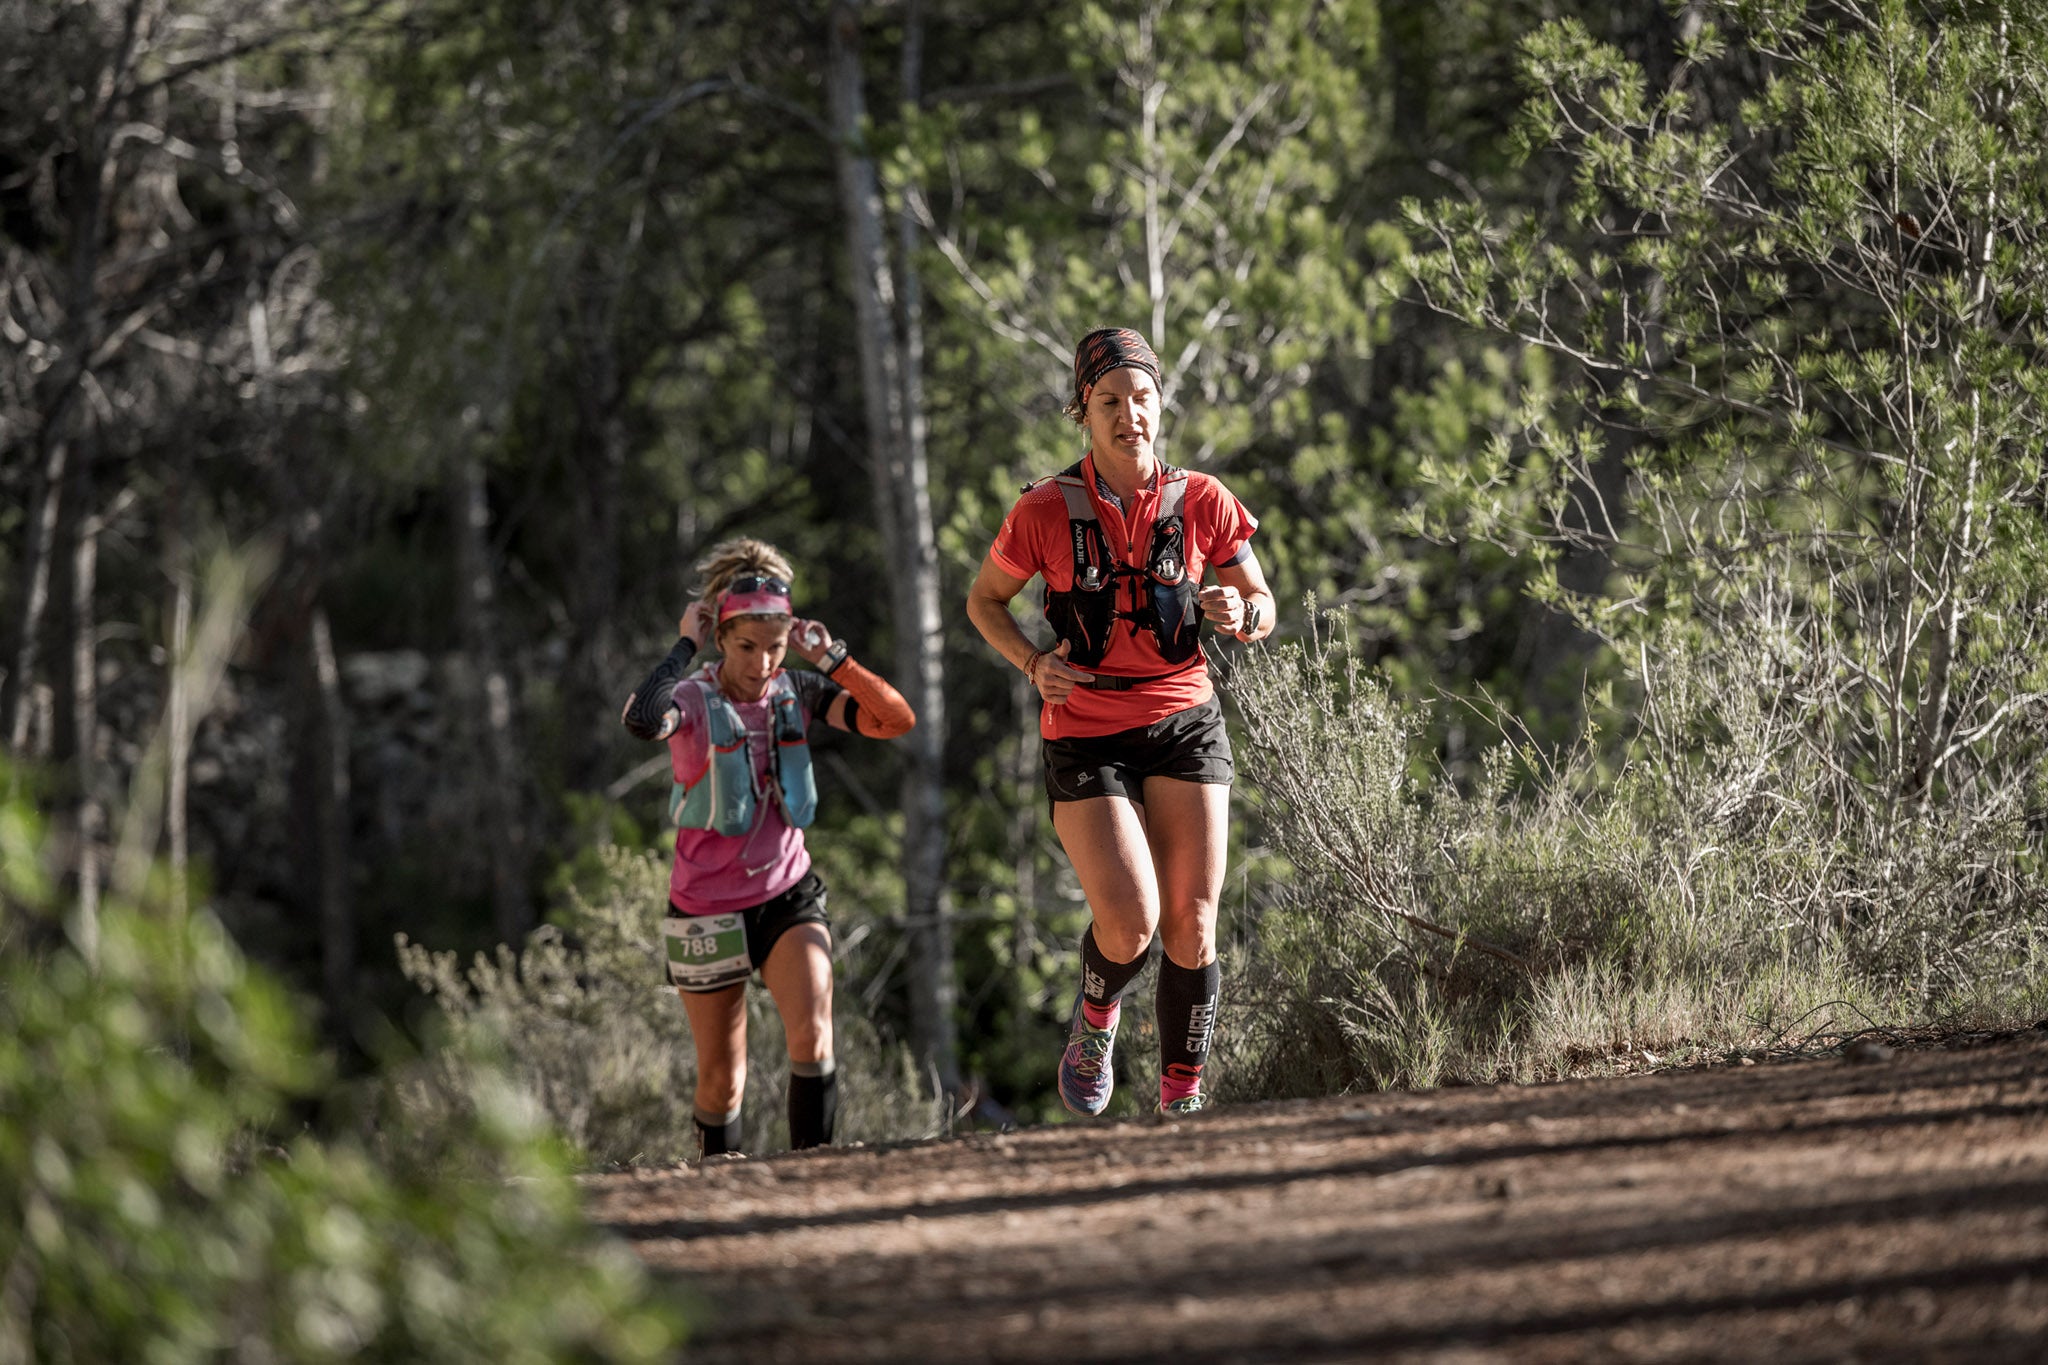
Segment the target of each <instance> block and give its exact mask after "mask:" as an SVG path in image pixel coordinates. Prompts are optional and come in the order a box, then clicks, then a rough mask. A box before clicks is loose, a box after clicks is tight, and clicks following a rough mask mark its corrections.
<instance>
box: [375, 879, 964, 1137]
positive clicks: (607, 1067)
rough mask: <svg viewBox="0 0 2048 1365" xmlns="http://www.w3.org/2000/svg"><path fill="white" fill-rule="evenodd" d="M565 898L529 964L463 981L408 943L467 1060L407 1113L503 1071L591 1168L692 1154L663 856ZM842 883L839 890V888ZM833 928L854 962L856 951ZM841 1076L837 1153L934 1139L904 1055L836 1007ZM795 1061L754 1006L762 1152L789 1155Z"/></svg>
mask: <svg viewBox="0 0 2048 1365" xmlns="http://www.w3.org/2000/svg"><path fill="white" fill-rule="evenodd" d="M595 863H596V867H595V870H594V871H591V870H588V869H586V873H585V875H584V876H582V877H581V878H579V879H578V883H577V884H576V885H572V886H570V887H569V888H568V889H566V890H565V892H564V893H563V900H562V903H561V907H560V910H559V912H558V913H557V914H556V916H555V917H554V918H555V920H556V923H554V924H550V925H545V926H543V927H542V928H540V929H538V930H536V931H535V932H534V933H533V934H532V935H531V936H530V937H529V938H528V939H527V941H526V943H525V945H524V946H523V947H522V948H520V949H519V950H518V951H517V952H515V951H513V950H512V949H511V948H509V947H503V946H501V947H500V948H499V949H498V950H497V952H496V953H495V954H494V955H490V956H486V955H484V954H481V953H479V954H477V955H476V956H475V958H474V959H473V960H472V961H471V963H470V965H469V966H468V967H467V968H466V969H465V968H464V967H463V966H462V965H461V963H460V961H459V959H458V957H457V955H456V954H455V953H452V952H433V951H430V950H428V949H426V948H423V947H420V946H419V945H417V944H414V943H410V942H408V941H407V940H406V939H405V938H404V937H403V936H402V935H401V936H400V939H399V959H400V964H401V965H402V967H403V968H404V970H405V973H406V976H407V977H408V978H410V979H411V980H412V981H413V982H414V984H416V985H417V986H419V987H420V988H421V989H422V990H424V991H426V992H427V993H428V994H429V995H431V996H432V997H433V998H434V1000H435V1001H436V1002H437V1003H438V1004H439V1006H440V1008H441V1011H442V1015H443V1018H444V1020H445V1024H446V1027H447V1029H448V1031H449V1033H450V1035H451V1037H452V1039H453V1040H454V1041H455V1042H456V1043H458V1044H459V1045H460V1046H457V1047H455V1048H454V1049H452V1050H446V1051H444V1052H443V1053H442V1054H441V1057H440V1061H439V1063H438V1064H437V1066H436V1067H435V1069H434V1071H433V1074H432V1076H431V1079H423V1080H422V1081H421V1082H420V1083H418V1084H416V1085H414V1086H413V1088H412V1090H411V1092H410V1096H409V1101H408V1102H409V1104H410V1105H411V1107H413V1108H415V1109H420V1110H423V1111H432V1110H433V1109H435V1108H438V1107H439V1106H440V1105H441V1104H443V1103H445V1102H446V1098H447V1097H448V1096H460V1095H462V1094H464V1093H465V1092H467V1090H468V1089H469V1088H470V1086H471V1085H472V1083H473V1082H472V1079H471V1077H470V1074H469V1067H470V1063H469V1061H468V1060H467V1058H468V1057H470V1056H472V1055H475V1054H477V1053H479V1052H481V1053H484V1054H487V1055H499V1056H502V1057H503V1058H504V1059H505V1062H506V1064H507V1065H508V1067H509V1070H510V1072H511V1074H512V1075H513V1076H515V1077H516V1078H517V1079H518V1081H519V1083H520V1084H521V1085H522V1086H523V1087H524V1088H525V1089H526V1091H527V1092H528V1093H530V1094H531V1095H532V1096H533V1097H534V1099H535V1100H536V1101H537V1102H538V1104H539V1105H540V1107H541V1109H542V1110H543V1111H544V1112H545V1113H546V1114H547V1116H548V1118H549V1119H550V1121H551V1122H552V1123H553V1124H554V1125H555V1127H556V1128H557V1129H558V1130H559V1131H560V1132H561V1133H562V1135H563V1136H564V1137H565V1138H567V1140H568V1141H569V1142H570V1143H571V1144H573V1145H574V1147H575V1148H576V1150H577V1151H578V1153H579V1154H580V1155H581V1157H582V1158H583V1159H584V1160H586V1161H590V1162H597V1163H617V1162H654V1161H670V1160H677V1159H681V1158H683V1157H686V1156H691V1155H694V1154H695V1150H696V1139H695V1129H694V1128H693V1127H692V1126H691V1122H690V1116H691V1111H692V1107H693V1106H692V1093H693V1090H694V1087H695V1084H696V1068H695V1060H694V1055H693V1053H692V1050H691V1044H690V1032H689V1025H688V1022H687V1020H686V1019H685V1017H684V1014H683V1007H682V1002H681V1001H680V1000H678V999H677V998H676V994H675V992H674V991H673V990H671V989H669V988H668V987H667V986H665V985H663V984H662V967H661V963H662V944H661V912H660V907H661V906H662V905H664V904H665V903H666V901H667V896H668V869H667V866H666V864H665V862H664V860H663V859H662V858H661V856H660V855H658V854H656V853H653V852H650V851H633V850H628V849H623V848H619V847H616V846H611V845H607V846H604V847H602V848H601V849H599V850H598V851H597V854H596V858H595ZM835 885H836V884H835ZM838 899H839V898H838V897H837V895H836V894H835V922H836V923H837V924H838V932H839V934H840V935H841V938H840V939H839V944H840V949H841V952H842V955H843V954H844V953H845V951H846V947H847V945H848V944H849V943H854V944H857V942H858V940H857V938H856V937H855V936H853V935H847V934H846V933H845V929H846V925H845V923H844V920H843V917H838V916H837V913H836V912H837V909H838ZM835 1004H836V1005H837V1006H838V1008H837V1009H836V1011H835V1014H836V1017H835V1019H834V1021H833V1028H834V1033H835V1040H836V1051H837V1054H838V1060H839V1066H840V1076H841V1079H840V1113H839V1129H838V1140H839V1141H842V1142H848V1141H876V1140H881V1139H886V1138H899V1137H910V1136H922V1135H928V1134H930V1133H933V1132H935V1131H938V1129H939V1127H940V1126H941V1121H942V1117H943V1116H942V1113H941V1112H940V1110H939V1109H938V1108H937V1107H935V1106H934V1105H933V1104H932V1103H931V1102H929V1101H927V1100H925V1099H923V1098H922V1092H923V1087H922V1086H921V1084H920V1082H919V1078H918V1077H917V1076H916V1074H915V1071H914V1069H913V1068H912V1067H911V1064H910V1062H909V1058H908V1054H907V1052H905V1051H903V1050H901V1049H895V1048H891V1047H889V1046H887V1045H885V1043H884V1042H883V1041H882V1039H881V1038H880V1036H879V1035H878V1033H877V1031H876V1030H875V1029H874V1028H873V1027H872V1026H871V1025H870V1024H869V1023H868V1022H867V1020H866V1018H865V1017H864V1015H862V1014H861V1013H860V1012H858V1011H857V1010H854V1009H849V1008H847V1007H846V1002H845V991H844V989H843V988H842V990H841V991H840V992H839V993H837V994H836V995H835ZM788 1072H789V1061H788V1054H787V1051H786V1050H785V1047H784V1043H783V1037H782V1024H781V1020H780V1018H779V1017H778V1016H777V1014H776V1012H775V1006H774V1003H773V1002H772V1001H771V1000H770V999H769V998H768V995H767V993H766V992H765V991H762V990H759V989H753V988H750V990H749V992H748V1004H747V1096H746V1111H747V1118H746V1131H747V1137H748V1147H749V1149H750V1150H753V1151H761V1150H763V1149H764V1148H765V1149H767V1150H773V1149H775V1148H777V1147H779V1146H783V1145H786V1144H787V1142H788V1132H787V1118H786V1115H785V1112H784V1109H785V1105H784V1096H785V1095H786V1093H787V1083H788Z"/></svg>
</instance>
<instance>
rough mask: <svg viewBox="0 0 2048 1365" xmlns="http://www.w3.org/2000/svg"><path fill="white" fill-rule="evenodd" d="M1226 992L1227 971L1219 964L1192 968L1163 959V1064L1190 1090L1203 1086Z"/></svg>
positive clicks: (1169, 1074)
mask: <svg viewBox="0 0 2048 1365" xmlns="http://www.w3.org/2000/svg"><path fill="white" fill-rule="evenodd" d="M1222 992H1223V971H1222V968H1220V967H1219V966H1218V965H1217V964H1216V963H1214V962H1211V963H1210V964H1209V965H1208V966H1206V967H1192V968H1190V967H1183V966H1180V965H1179V964H1177V963H1176V962H1174V960H1173V959H1172V958H1170V957H1161V958H1160V959H1159V993H1158V997H1157V999H1158V1004H1159V1062H1160V1070H1161V1071H1163V1072H1164V1073H1165V1074H1166V1076H1167V1078H1168V1079H1169V1080H1174V1081H1177V1082H1179V1083H1180V1084H1182V1085H1184V1086H1186V1087H1188V1088H1190V1089H1191V1088H1193V1087H1194V1086H1196V1085H1199V1084H1200V1083H1201V1079H1202V1066H1203V1064H1204V1063H1205V1062H1207V1061H1208V1060H1209V1042H1210V1040H1211V1038H1213V1037H1214V1035H1215V1031H1216V999H1217V997H1218V996H1219V995H1221V994H1222Z"/></svg>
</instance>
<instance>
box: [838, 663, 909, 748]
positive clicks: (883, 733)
mask: <svg viewBox="0 0 2048 1365" xmlns="http://www.w3.org/2000/svg"><path fill="white" fill-rule="evenodd" d="M832 681H833V682H836V683H838V684H839V685H840V686H841V687H843V688H845V689H846V691H847V694H848V695H849V696H851V697H852V698H853V700H855V701H857V702H859V703H860V714H859V715H858V716H857V717H855V720H854V724H855V725H856V726H858V727H859V730H860V733H862V734H864V735H866V736H867V737H868V738H870V739H894V738H896V736H898V735H900V734H904V733H906V732H908V731H909V729H910V727H911V726H913V725H915V724H917V714H916V713H915V712H914V711H912V710H911V709H910V703H909V702H907V701H905V700H903V694H902V693H901V692H898V691H897V690H896V689H895V688H893V687H891V686H890V685H889V684H888V683H887V682H885V681H883V680H882V679H881V678H878V677H876V676H875V675H874V674H873V673H870V672H868V670H867V668H866V667H865V666H863V665H862V664H861V662H860V661H859V660H858V659H848V660H847V661H846V662H845V663H843V664H841V665H839V667H837V668H835V669H833V670H832Z"/></svg>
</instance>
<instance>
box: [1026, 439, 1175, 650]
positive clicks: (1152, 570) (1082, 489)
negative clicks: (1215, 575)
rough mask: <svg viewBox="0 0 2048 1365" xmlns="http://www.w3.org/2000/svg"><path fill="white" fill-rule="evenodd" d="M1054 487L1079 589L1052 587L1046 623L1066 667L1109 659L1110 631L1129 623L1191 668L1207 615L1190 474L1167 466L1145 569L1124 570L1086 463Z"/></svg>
mask: <svg viewBox="0 0 2048 1365" xmlns="http://www.w3.org/2000/svg"><path fill="white" fill-rule="evenodd" d="M1052 482H1053V483H1055V484H1057V485H1059V490H1060V496H1062V497H1064V498H1065V499H1066V500H1067V530H1068V533H1069V539H1070V540H1071V542H1072V544H1073V550H1074V586H1073V587H1072V588H1071V589H1069V590H1068V591H1066V592H1055V591H1053V589H1052V587H1051V585H1050V584H1048V585H1047V587H1046V590H1045V619H1046V620H1047V621H1048V622H1050V623H1051V625H1052V629H1053V634H1055V635H1056V636H1058V637H1059V638H1060V639H1061V640H1064V641H1065V642H1066V643H1067V645H1068V646H1069V649H1068V651H1067V661H1068V662H1069V663H1072V664H1076V665H1079V666H1080V667H1082V668H1092V667H1094V666H1095V665H1096V664H1099V663H1101V662H1102V659H1103V656H1104V655H1106V654H1107V653H1108V652H1109V644H1110V632H1111V630H1112V629H1114V627H1115V625H1116V623H1117V622H1118V621H1129V622H1131V623H1132V625H1133V626H1134V627H1136V626H1143V627H1145V628H1146V629H1147V630H1150V631H1151V632H1152V638H1153V639H1154V640H1156V641H1158V642H1159V653H1160V655H1161V657H1163V658H1164V659H1165V660H1166V662H1168V663H1170V664H1186V663H1190V662H1192V661H1193V660H1194V658H1195V657H1196V656H1197V654H1198V653H1199V652H1200V650H1201V642H1200V640H1199V639H1198V633H1199V631H1200V629H1201V625H1202V611H1201V605H1200V601H1199V595H1198V591H1197V588H1196V585H1195V584H1194V583H1193V582H1192V581H1190V580H1189V578H1188V560H1187V519H1186V517H1185V516H1184V515H1183V512H1182V509H1183V508H1184V507H1185V505H1186V503H1187V492H1188V473H1187V471H1186V470H1185V469H1175V468H1174V467H1173V466H1172V465H1162V466H1161V467H1160V470H1159V514H1158V515H1157V516H1156V517H1155V518H1154V519H1153V521H1152V539H1151V543H1150V544H1149V545H1148V546H1147V547H1146V551H1145V558H1144V567H1143V568H1137V567H1134V566H1132V565H1129V564H1126V563H1124V562H1123V560H1121V559H1119V558H1118V557H1117V555H1116V554H1115V553H1114V552H1113V551H1112V550H1111V549H1110V546H1109V542H1108V540H1107V539H1106V538H1105V537H1104V535H1103V533H1102V521H1101V519H1100V518H1098V517H1097V516H1096V515H1095V504H1094V502H1093V501H1092V500H1091V499H1090V498H1089V489H1088V485H1087V484H1086V483H1085V482H1083V477H1082V473H1081V466H1080V465H1079V464H1075V465H1073V466H1071V467H1069V468H1067V469H1064V470H1061V471H1060V472H1059V473H1057V474H1055V475H1053V476H1052ZM1034 486H1035V485H1034ZM1127 581H1128V582H1131V583H1132V585H1133V586H1132V590H1131V594H1130V595H1131V596H1132V597H1133V598H1134V599H1135V600H1136V602H1137V605H1136V606H1135V607H1132V608H1128V609H1126V608H1123V607H1121V606H1119V604H1118V598H1119V597H1120V596H1122V595H1123V584H1124V583H1125V582H1127ZM1179 671H1180V670H1179V669H1175V670H1174V672H1179ZM1159 676H1161V677H1164V676H1167V675H1165V674H1161V675H1159ZM1131 681H1133V682H1139V681H1152V679H1132V680H1131ZM1105 683H1107V685H1109V686H1112V687H1113V686H1115V685H1116V684H1115V683H1113V682H1108V681H1107V678H1106V677H1105V678H1104V679H1103V681H1102V682H1098V684H1097V685H1098V686H1101V685H1104V684H1105Z"/></svg>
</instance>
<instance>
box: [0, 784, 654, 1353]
mask: <svg viewBox="0 0 2048 1365" xmlns="http://www.w3.org/2000/svg"><path fill="white" fill-rule="evenodd" d="M0 851H4V854H5V858H4V866H5V904H4V906H0V1265H4V1266H5V1267H6V1268H7V1269H6V1271H5V1274H4V1279H0V1360H6V1361H24V1362H25V1361H30V1360H34V1361H47V1362H52V1363H53V1365H58V1363H61V1362H81V1363H83V1362H99V1361H113V1360H120V1361H146V1362H165V1363H166V1365H171V1363H174V1362H180V1361H192V1362H198V1361H218V1360H236V1361H241V1360H249V1361H256V1360H291V1361H304V1362H319V1361H344V1360H348V1361H359V1360H390V1361H400V1360H435V1361H473V1362H479V1363H481V1362H487V1361H488V1362H500V1363H502V1362H534V1363H535V1365H538V1363H539V1362H544V1361H572V1360H573V1361H578V1362H596V1361H617V1362H628V1361H648V1362H652V1361H656V1360H665V1359H668V1358H670V1353H671V1352H672V1351H673V1349H674V1346H675V1342H676V1338H677V1335H678V1331H679V1325H680V1324H679V1319H678V1318H677V1317H676V1316H675V1314H674V1313H673V1312H672V1311H670V1310H668V1309H665V1308H662V1307H659V1306H656V1305H653V1304H651V1303H650V1302H649V1301H648V1300H647V1299H646V1298H645V1293H646V1287H645V1283H644V1279H643V1276H642V1274H641V1272H640V1270H639V1267H638V1264H637V1262H636V1261H634V1259H633V1258H632V1256H631V1255H630V1253H628V1252H627V1251H626V1250H625V1249H624V1248H623V1247H620V1246H618V1245H616V1244H615V1243H611V1242H608V1241H606V1240H603V1239H601V1238H598V1237H596V1236H594V1235H593V1234H592V1233H591V1232H590V1230H589V1229H588V1228H587V1226H586V1225H585V1224H584V1223H583V1222H582V1220H581V1218H580V1216H579V1212H578V1206H577V1197H576V1193H575V1190H574V1187H573V1185H572V1184H571V1183H570V1181H569V1180H568V1179H567V1177H566V1175H565V1173H564V1172H563V1171H562V1169H561V1168H560V1167H559V1166H558V1165H557V1164H556V1163H555V1162H554V1161H553V1160H552V1159H551V1158H550V1157H549V1156H548V1155H547V1154H546V1153H547V1147H546V1144H545V1142H544V1141H543V1137H542V1134H541V1132H540V1130H539V1129H538V1127H537V1126H536V1124H535V1122H534V1118H533V1116H532V1114H531V1112H530V1110H529V1108H528V1107H527V1106H526V1105H525V1104H524V1103H523V1102H522V1101H521V1100H520V1098H519V1097H518V1096H517V1095H516V1094H515V1093H514V1092H513V1091H511V1090H510V1089H508V1088H507V1087H506V1086H504V1085H503V1084H502V1083H497V1084H490V1085H482V1084H480V1085H478V1086H477V1087H475V1088H474V1089H473V1090H472V1091H471V1092H470V1095H469V1103H467V1104H466V1105H464V1106H462V1107H461V1108H459V1109H452V1110H450V1111H448V1112H446V1113H444V1114H442V1115H440V1116H439V1117H438V1118H437V1120H436V1121H435V1122H434V1123H432V1124H431V1125H421V1126H418V1127H415V1128H412V1129H408V1130H406V1131H403V1132H399V1131H390V1130H387V1131H384V1132H382V1133H380V1134H378V1135H377V1140H376V1141H375V1142H373V1143H369V1144H365V1143H363V1142H359V1141H355V1140H350V1139H345V1138H343V1139H333V1140H323V1139H321V1138H319V1137H316V1136H314V1135H312V1134H311V1133H306V1132H295V1131H294V1129H295V1128H296V1126H297V1125H296V1123H295V1122H294V1121H293V1116H294V1114H295V1113H296V1112H298V1111H299V1110H300V1108H301V1107H303V1106H306V1105H308V1104H311V1103H316V1102H318V1101H319V1100H320V1099H321V1098H322V1097H323V1096H325V1095H328V1094H329V1091H330V1082H329V1081H328V1080H327V1079H326V1078H325V1076H324V1075H323V1071H322V1068H321V1065H320V1063H319V1061H318V1059H317V1058H316V1057H315V1055H314V1053H313V1052H312V1050H311V1049H310V1047H309V1044H308V1040H307V1036H306V1030H305V1026H304V1023H303V1021H302V1020H301V1018H300V1016H299V1014H298V1011H297V1008H296V1007H295V1005H294V1003H293V1002H292V1001H290V1000H289V999H288V998H287V997H286V996H285V995H284V994H283V993H282V991H281V990H280V989H279V988H278V987H277V986H276V985H275V984H274V983H273V982H272V981H271V980H270V979H269V978H268V977H267V976H266V975H265V974H263V973H262V972H260V971H257V970H255V969H253V968H251V967H250V966H248V965H247V964H246V963H245V962H244V961H243V959H242V957H241V955H240V953H239V952H237V951H236V949H235V947H234V945H233V944H232V943H231V942H230V941H229V940H228V938H227V937H226V935H225V934H224V933H223V932H222V930H221V928H220V926H219V924H218V923H217V922H216V921H215V920H214V919H213V918H212V916H211V915H208V914H204V913H201V914H194V915H191V916H189V917H187V918H184V919H179V918H178V917H176V916H175V915H173V914H172V913H171V912H170V911H169V910H168V909H167V908H166V907H165V906H164V905H163V904H160V903H155V902H150V903H146V904H142V905H126V904H121V903H119V902H107V903H103V905H102V907H101V912H100V938H99V948H98V953H97V956H96V959H95V960H93V961H88V960H87V959H86V958H85V956H84V955H82V954H81V953H80V952H79V951H78V950H77V949H76V948H75V947H73V946H71V945H70V944H68V943H63V942H56V943H54V944H52V943H51V939H52V937H53V934H54V930H53V920H52V916H53V915H54V913H55V907H54V904H53V902H52V901H51V899H50V896H49V890H50V888H49V887H48V885H47V883H46V882H45V881H44V880H43V879H42V878H41V876H40V875H39V869H40V868H42V867H44V866H46V865H47V859H48V856H49V852H50V850H49V847H48V845H47V843H46V836H45V835H44V833H43V831H42V830H41V828H40V825H39V823H38V821H37V819H36V817H35V816H34V815H33V814H32V813H31V812H30V811H29V810H28V808H26V807H25V806H24V805H22V804H20V803H18V802H15V801H9V802H7V803H6V804H5V805H4V806H0ZM481 1074H482V1073H479V1075H481Z"/></svg>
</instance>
